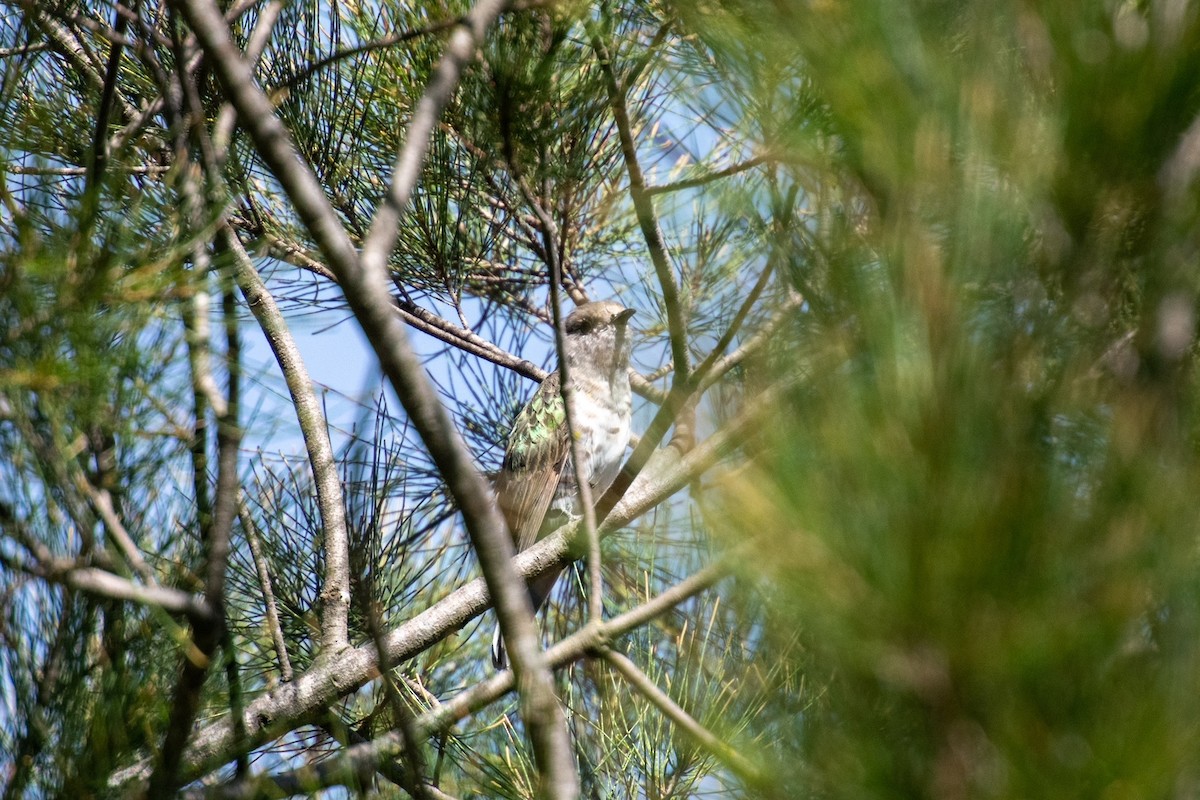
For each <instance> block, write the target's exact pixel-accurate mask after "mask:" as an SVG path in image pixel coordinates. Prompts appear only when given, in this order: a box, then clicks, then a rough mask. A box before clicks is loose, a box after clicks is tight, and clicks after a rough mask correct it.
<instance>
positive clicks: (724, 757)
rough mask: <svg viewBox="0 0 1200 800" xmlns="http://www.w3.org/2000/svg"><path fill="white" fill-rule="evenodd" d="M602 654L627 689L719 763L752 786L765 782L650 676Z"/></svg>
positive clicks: (620, 657) (627, 662) (620, 656)
mask: <svg viewBox="0 0 1200 800" xmlns="http://www.w3.org/2000/svg"><path fill="white" fill-rule="evenodd" d="M602 653H603V655H604V660H605V661H607V662H608V663H609V664H611V665H612V667H613V669H615V670H616V671H617V672H619V673H620V674H621V677H623V678H624V679H625V680H626V681H627V682H628V683H629V685H630V686H632V687H633V688H635V689H637V690H638V692H640V693H641V695H642V696H643V697H645V698H646V699H647V700H649V701H650V702H651V703H652V704H653V705H654V707H655V708H657V709H658V710H659V711H661V712H662V713H663V714H664V715H666V717H667V718H668V719H669V720H671V721H672V722H674V723H675V724H676V725H677V726H678V727H679V729H680V730H682V731H683V732H684V733H686V734H687V735H688V736H690V737H691V738H692V739H694V740H695V741H696V742H697V743H698V744H699V745H700V746H701V747H703V748H704V749H705V750H707V751H708V752H710V753H712V754H713V755H714V756H716V757H717V758H718V759H720V761H721V763H723V764H724V765H725V766H727V767H729V768H730V769H731V770H733V771H734V772H735V773H737V776H738V777H739V778H741V779H742V780H743V781H745V782H746V783H747V784H750V785H752V786H753V785H758V784H761V783H763V780H764V779H763V777H762V775H761V774H760V773H759V770H758V768H757V767H755V766H754V765H753V764H751V763H750V762H749V761H748V760H747V759H746V758H745V757H744V756H742V755H741V754H740V753H738V752H737V751H736V750H734V749H733V748H732V747H730V746H729V745H728V744H726V743H725V742H723V741H721V739H720V738H719V737H718V736H717V735H716V734H714V733H713V732H712V731H710V730H709V729H708V728H705V727H704V726H703V725H701V724H700V723H699V722H697V721H696V718H695V717H693V716H692V715H691V714H689V713H687V712H686V711H684V710H683V708H682V707H680V706H679V704H678V703H676V702H675V701H674V700H672V699H671V697H670V695H668V694H667V693H666V692H664V691H663V690H662V689H660V688H658V685H657V684H655V683H654V681H652V680H650V676H648V675H647V674H646V673H644V672H642V671H641V669H639V668H638V665H637V664H635V663H633V662H632V661H630V660H629V658H627V657H626V656H625V655H623V654H621V653H618V652H617V651H616V650H611V649H606V650H603V651H602Z"/></svg>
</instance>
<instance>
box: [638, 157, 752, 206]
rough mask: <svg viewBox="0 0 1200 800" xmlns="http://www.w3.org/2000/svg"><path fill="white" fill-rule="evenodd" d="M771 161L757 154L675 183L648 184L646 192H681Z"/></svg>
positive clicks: (650, 194)
mask: <svg viewBox="0 0 1200 800" xmlns="http://www.w3.org/2000/svg"><path fill="white" fill-rule="evenodd" d="M769 161H771V158H770V157H769V156H755V157H754V158H750V159H747V160H745V161H742V162H739V163H737V164H731V165H729V166H728V167H725V168H724V169H719V170H716V171H714V172H710V173H708V174H707V175H700V176H698V177H695V178H687V179H686V180H682V181H675V182H674V183H668V184H664V185H662V186H647V187H646V194H647V195H649V196H650V197H653V196H654V195H656V194H667V193H669V192H681V191H683V190H684V189H696V188H698V187H700V186H705V185H707V184H710V183H713V182H714V181H719V180H722V179H723V178H728V177H731V176H733V175H737V174H738V173H739V172H745V171H747V170H751V169H754V168H755V167H757V166H760V165H762V164H766V163H767V162H769Z"/></svg>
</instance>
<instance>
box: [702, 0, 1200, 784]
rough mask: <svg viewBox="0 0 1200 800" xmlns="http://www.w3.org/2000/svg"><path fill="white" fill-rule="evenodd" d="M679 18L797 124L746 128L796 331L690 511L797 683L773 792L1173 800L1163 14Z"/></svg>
mask: <svg viewBox="0 0 1200 800" xmlns="http://www.w3.org/2000/svg"><path fill="white" fill-rule="evenodd" d="M689 13H690V14H691V21H692V22H693V24H695V25H696V26H697V28H698V29H699V30H701V31H702V32H705V35H707V36H708V37H709V39H710V41H711V42H712V43H713V45H714V46H715V47H716V48H718V49H719V50H723V51H727V52H729V53H730V54H731V56H732V58H731V60H732V61H736V62H737V63H739V64H740V72H739V75H740V76H741V77H742V79H743V80H745V82H746V83H745V85H747V86H750V87H753V88H754V90H755V91H757V92H758V102H759V104H760V106H761V107H762V108H772V107H773V108H786V107H787V105H788V104H787V103H784V102H780V98H781V97H788V96H797V100H796V103H797V104H800V103H802V102H804V101H803V99H802V98H800V97H799V96H800V95H803V96H804V97H815V98H817V100H818V102H819V103H820V104H822V106H823V107H824V108H825V110H826V113H827V117H826V119H825V120H824V123H823V124H821V125H819V126H807V127H806V126H795V125H791V123H790V121H789V120H788V119H786V118H785V117H782V116H781V117H780V118H779V119H777V120H775V123H776V124H777V125H778V131H777V134H778V139H777V140H778V142H779V144H778V147H780V148H781V149H782V152H783V153H784V154H785V155H784V157H785V158H787V157H789V156H790V157H792V158H793V159H794V162H795V164H796V166H795V173H796V174H797V176H799V178H798V180H800V181H801V182H804V185H805V191H806V193H807V195H808V196H807V199H808V202H809V204H810V205H809V210H810V212H811V217H810V219H811V224H806V225H805V226H804V227H803V229H802V230H799V231H791V232H789V233H788V234H787V235H788V236H789V237H790V239H791V240H792V241H791V242H790V243H789V244H790V246H791V248H792V249H791V252H792V254H793V255H792V258H791V278H792V280H793V282H794V285H795V286H796V288H797V289H798V290H800V291H802V292H804V293H805V296H806V297H807V298H808V299H809V311H810V313H807V314H802V315H800V318H799V319H798V320H797V322H796V324H795V326H794V328H793V330H792V331H791V334H792V335H791V337H790V340H789V341H788V342H787V344H786V345H781V346H780V347H779V348H777V350H776V352H775V354H774V356H775V357H774V359H773V360H768V361H765V362H764V363H763V364H761V365H759V368H760V370H761V371H760V373H759V375H760V378H761V377H762V376H769V379H770V380H776V379H778V378H779V377H780V374H781V373H782V374H783V375H784V376H791V375H794V374H795V373H796V372H799V373H800V374H802V375H804V376H805V378H806V380H804V381H802V382H800V383H798V384H797V388H794V389H793V390H791V391H790V393H789V395H788V398H787V401H786V403H785V404H784V406H783V407H782V408H781V410H780V413H779V419H777V420H773V421H772V432H771V434H772V435H771V437H770V441H769V442H768V443H764V444H763V446H762V447H761V449H760V450H759V451H758V456H757V458H756V466H755V469H753V470H752V471H750V472H749V473H745V474H742V475H740V476H739V477H738V478H737V479H734V480H731V482H730V483H729V484H728V486H727V491H726V492H725V498H726V499H725V502H724V504H723V508H724V512H723V513H724V520H725V522H726V523H727V527H726V528H725V529H726V531H727V536H728V537H729V540H730V543H731V544H732V543H734V542H738V541H742V540H745V539H749V540H750V545H749V547H750V552H751V554H752V555H751V556H749V557H746V558H743V559H741V560H740V563H741V564H742V571H743V574H744V575H746V576H748V577H754V578H766V579H767V580H768V583H767V584H766V586H767V589H766V592H767V595H768V600H767V603H766V606H765V610H758V609H756V612H755V613H756V616H755V618H754V619H753V620H752V623H753V624H754V625H755V627H756V629H758V630H760V631H761V632H762V634H763V637H764V640H765V641H766V642H768V644H767V646H766V647H765V649H764V652H763V653H761V654H760V656H759V657H760V659H767V660H770V659H780V660H783V661H792V662H794V665H795V667H796V668H797V669H800V670H803V671H804V672H805V673H806V674H807V676H808V685H807V693H808V694H807V696H806V697H805V698H802V699H803V700H804V702H803V703H802V704H801V706H800V707H801V708H802V710H801V711H800V712H799V713H797V712H796V710H795V706H794V705H792V704H782V703H781V704H779V705H778V706H772V705H770V704H769V705H768V707H767V708H768V711H767V712H766V713H764V715H762V717H761V718H760V719H759V721H758V723H757V724H758V726H760V727H759V728H758V734H759V736H760V741H762V742H763V756H764V758H765V759H766V760H767V762H768V763H771V764H773V765H774V768H775V773H774V774H775V776H776V777H777V778H778V779H779V780H780V784H779V785H780V786H781V787H782V786H787V787H789V790H788V791H789V792H792V791H793V790H794V791H795V794H789V796H813V797H846V798H865V797H938V798H959V797H1047V798H1051V797H1053V798H1061V797H1076V796H1078V797H1114V798H1115V797H1121V798H1126V797H1128V798H1133V797H1189V796H1193V795H1194V794H1195V793H1196V791H1197V789H1198V787H1200V784H1198V777H1200V776H1198V774H1197V771H1196V766H1195V765H1196V753H1197V745H1198V744H1200V737H1198V736H1197V720H1198V719H1200V703H1198V701H1197V693H1196V691H1195V688H1196V686H1197V685H1200V652H1198V651H1197V641H1198V639H1197V635H1196V634H1197V632H1198V627H1197V622H1198V620H1197V599H1198V598H1197V596H1196V587H1197V580H1196V576H1195V571H1196V567H1197V563H1196V546H1197V539H1196V533H1197V514H1196V510H1197V509H1196V504H1195V500H1196V497H1197V491H1196V487H1197V486H1200V462H1198V460H1197V453H1196V445H1197V442H1196V436H1195V425H1196V421H1197V419H1196V409H1195V405H1196V404H1195V396H1196V394H1195V390H1196V387H1195V377H1194V372H1193V366H1192V365H1193V360H1194V351H1195V348H1194V339H1195V335H1194V334H1195V330H1194V328H1195V314H1196V310H1195V309H1196V293H1197V287H1198V281H1197V277H1198V273H1197V269H1196V266H1197V260H1196V254H1197V232H1198V231H1200V228H1198V227H1197V222H1198V221H1200V220H1198V216H1197V199H1198V197H1200V195H1198V194H1197V190H1196V189H1197V187H1196V181H1195V176H1196V169H1197V166H1198V165H1200V161H1198V160H1197V157H1196V155H1195V152H1194V151H1195V148H1196V147H1197V144H1198V139H1197V135H1198V130H1200V129H1197V124H1196V120H1197V117H1196V112H1197V109H1198V107H1200V104H1198V102H1197V101H1198V100H1200V96H1198V94H1197V86H1198V84H1197V82H1196V78H1197V76H1198V75H1200V69H1198V68H1200V28H1198V25H1200V16H1198V14H1197V9H1196V8H1195V6H1194V5H1193V4H1188V3H1171V2H1164V3H1153V2H1148V3H1136V2H1073V3H1027V2H975V3H942V2H911V3H897V2H893V1H892V0H880V1H878V2H877V1H876V0H860V1H857V2H854V1H852V2H812V3H804V4H800V3H796V4H775V3H755V2H752V1H751V2H730V3H726V4H723V5H722V6H721V7H712V6H708V5H697V6H695V7H694V8H692V9H690V12H689ZM789 71H790V72H791V73H793V74H794V76H795V77H793V78H788V79H785V80H781V79H780V76H787V75H788V74H789ZM798 87H800V88H798ZM768 124H769V123H768ZM814 175H819V176H820V178H819V180H817V181H815V182H814V181H813V180H812V176H814ZM814 186H817V187H820V188H819V190H817V191H814ZM748 610H749V607H748ZM797 630H800V635H799V637H798V639H797V637H796V635H795V632H796V631H797ZM780 690H781V691H782V692H788V691H790V690H789V689H788V688H787V687H782V686H781V687H780ZM772 707H775V708H778V709H779V710H780V713H779V714H778V715H773V714H771V713H770V709H771V708H772Z"/></svg>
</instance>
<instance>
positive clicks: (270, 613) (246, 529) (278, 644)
mask: <svg viewBox="0 0 1200 800" xmlns="http://www.w3.org/2000/svg"><path fill="white" fill-rule="evenodd" d="M238 519H240V520H241V523H242V532H243V533H245V534H246V541H247V542H248V543H249V544H250V556H251V557H252V558H253V559H254V569H255V571H256V572H257V573H258V583H259V586H261V587H262V595H263V606H264V607H265V615H266V618H267V627H268V628H269V629H270V631H271V641H272V642H274V644H275V658H276V660H277V661H278V662H279V679H280V680H281V681H283V682H284V683H287V682H289V681H291V679H292V660H291V658H289V657H288V651H287V642H286V641H284V638H283V627H282V626H281V625H280V624H279V610H278V608H277V607H276V605H275V589H274V588H273V586H272V584H271V571H270V569H269V568H268V567H267V560H266V559H265V558H263V554H262V546H261V544H260V543H259V541H258V526H257V525H255V524H254V520H253V519H252V518H251V517H250V512H249V510H248V509H247V508H246V504H245V503H244V502H239V503H238Z"/></svg>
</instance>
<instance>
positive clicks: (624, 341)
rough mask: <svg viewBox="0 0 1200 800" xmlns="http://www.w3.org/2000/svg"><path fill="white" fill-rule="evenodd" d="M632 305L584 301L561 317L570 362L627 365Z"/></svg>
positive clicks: (613, 365)
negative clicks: (563, 317)
mask: <svg viewBox="0 0 1200 800" xmlns="http://www.w3.org/2000/svg"><path fill="white" fill-rule="evenodd" d="M633 313H634V312H633V309H632V308H626V307H625V306H623V305H621V304H620V303H618V302H616V301H614V300H600V301H598V302H595V303H584V304H583V305H581V306H579V307H578V308H576V309H575V310H574V311H572V312H571V313H570V314H568V315H567V318H566V319H565V320H563V329H564V330H565V332H566V335H567V341H566V346H567V357H568V358H569V359H570V362H571V363H572V365H574V364H579V365H580V366H585V367H586V366H592V365H594V366H596V367H600V368H602V369H605V370H609V369H620V370H624V369H626V368H627V367H628V366H629V350H630V345H631V343H630V337H629V331H628V322H629V318H630V317H632V316H633Z"/></svg>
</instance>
